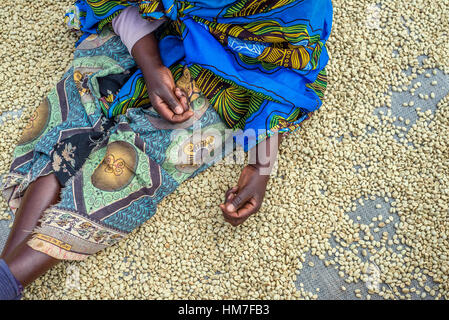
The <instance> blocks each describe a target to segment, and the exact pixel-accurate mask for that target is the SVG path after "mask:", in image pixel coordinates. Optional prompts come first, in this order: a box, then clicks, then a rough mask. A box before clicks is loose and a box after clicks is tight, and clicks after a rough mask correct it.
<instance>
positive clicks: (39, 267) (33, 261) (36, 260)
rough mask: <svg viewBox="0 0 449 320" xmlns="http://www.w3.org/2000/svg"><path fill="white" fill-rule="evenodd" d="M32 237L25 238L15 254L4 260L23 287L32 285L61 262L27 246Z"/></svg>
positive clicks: (10, 254)
mask: <svg viewBox="0 0 449 320" xmlns="http://www.w3.org/2000/svg"><path fill="white" fill-rule="evenodd" d="M30 237H31V235H29V236H28V237H27V238H25V239H24V240H23V241H22V242H21V243H20V244H19V246H18V247H17V248H15V250H14V251H13V252H11V253H9V254H8V255H7V256H5V257H4V258H3V259H4V260H5V262H6V264H7V265H8V267H9V269H10V270H11V273H12V274H13V275H14V277H15V278H16V279H17V281H19V282H20V283H21V284H22V286H23V287H26V286H27V285H29V284H30V283H32V282H33V281H34V280H36V279H37V278H39V277H40V276H41V275H43V274H44V273H45V272H47V271H48V270H49V269H50V268H52V267H53V266H55V265H57V264H58V263H59V261H60V260H58V259H55V258H52V257H50V256H49V255H46V254H45V253H42V252H39V251H36V250H34V249H31V247H30V246H28V245H27V241H28V240H29V238H30Z"/></svg>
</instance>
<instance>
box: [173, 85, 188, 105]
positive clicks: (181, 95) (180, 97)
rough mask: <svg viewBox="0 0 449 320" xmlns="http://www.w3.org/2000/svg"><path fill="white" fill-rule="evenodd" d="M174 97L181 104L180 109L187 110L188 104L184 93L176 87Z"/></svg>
mask: <svg viewBox="0 0 449 320" xmlns="http://www.w3.org/2000/svg"><path fill="white" fill-rule="evenodd" d="M175 95H176V97H177V98H178V100H179V102H180V103H181V105H182V107H183V108H184V111H187V110H189V102H188V99H187V95H186V93H185V92H184V91H183V90H182V89H181V88H179V87H176V89H175Z"/></svg>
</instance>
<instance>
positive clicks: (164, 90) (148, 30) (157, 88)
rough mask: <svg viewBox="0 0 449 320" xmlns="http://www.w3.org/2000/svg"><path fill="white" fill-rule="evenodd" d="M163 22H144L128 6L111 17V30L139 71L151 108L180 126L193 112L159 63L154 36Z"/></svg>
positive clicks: (169, 75)
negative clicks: (142, 77)
mask: <svg viewBox="0 0 449 320" xmlns="http://www.w3.org/2000/svg"><path fill="white" fill-rule="evenodd" d="M162 22H163V21H151V22H150V21H147V20H145V19H143V18H142V17H141V16H140V14H139V11H138V9H137V8H135V7H128V8H127V9H125V10H123V11H122V12H121V13H120V15H119V16H117V17H116V18H114V20H113V21H112V27H113V29H114V31H115V33H117V34H118V35H119V36H120V38H121V39H122V42H123V43H124V44H125V45H126V47H127V48H128V50H129V52H130V54H131V55H132V56H133V57H134V60H135V61H136V63H137V65H138V66H139V68H140V69H141V71H142V73H143V76H144V78H145V83H146V86H147V91H148V96H149V98H150V101H151V103H152V106H153V108H154V109H155V110H156V111H157V112H158V113H159V114H160V115H161V116H162V117H163V118H164V119H165V120H167V121H170V122H172V123H179V122H184V121H186V120H187V119H189V118H190V117H191V116H192V115H193V112H192V111H191V110H189V106H188V103H187V97H186V95H185V93H184V92H183V91H182V90H181V89H179V88H177V87H176V85H175V83H174V80H173V76H172V74H171V72H170V70H169V69H168V68H166V67H165V66H164V65H163V64H162V61H161V57H160V54H159V47H158V43H157V40H156V38H155V36H154V35H153V31H154V30H155V29H157V28H158V27H159V26H160V25H161V24H162Z"/></svg>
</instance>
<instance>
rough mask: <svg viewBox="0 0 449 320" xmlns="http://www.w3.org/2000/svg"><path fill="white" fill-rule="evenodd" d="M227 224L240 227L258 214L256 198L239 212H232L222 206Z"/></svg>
mask: <svg viewBox="0 0 449 320" xmlns="http://www.w3.org/2000/svg"><path fill="white" fill-rule="evenodd" d="M220 208H221V210H222V211H223V216H224V219H225V221H226V222H229V223H230V224H232V225H233V226H238V225H240V224H242V223H243V222H245V221H246V220H247V219H248V218H249V217H250V216H251V215H252V214H254V213H256V212H257V210H258V208H259V206H258V204H257V201H256V200H255V199H254V198H251V199H250V200H249V201H247V202H246V203H245V204H244V205H243V206H242V207H241V208H240V209H239V210H237V211H234V212H230V211H228V209H227V208H226V206H225V205H224V204H220Z"/></svg>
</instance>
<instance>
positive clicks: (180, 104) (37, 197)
mask: <svg viewBox="0 0 449 320" xmlns="http://www.w3.org/2000/svg"><path fill="white" fill-rule="evenodd" d="M131 53H132V55H133V57H134V59H135V61H136V62H137V64H138V66H139V67H140V69H141V70H142V72H143V75H144V78H145V82H146V85H147V90H148V95H149V97H150V100H151V103H152V106H153V107H154V109H155V110H156V111H157V112H158V113H159V114H160V115H161V117H162V118H164V119H165V120H167V121H169V122H171V123H181V122H184V121H187V120H188V119H190V118H191V117H192V116H193V111H192V110H191V109H190V107H189V105H188V102H187V101H188V100H187V96H186V94H185V93H184V92H183V91H182V90H181V89H180V88H178V87H176V85H175V83H174V80H173V76H172V74H171V72H170V70H169V69H168V68H167V67H165V66H164V65H163V64H162V61H161V58H160V55H159V48H158V44H157V40H156V38H155V37H154V35H153V34H149V35H147V36H145V37H143V38H142V39H140V40H139V41H138V42H137V43H136V44H135V45H134V47H133V49H132V52H131ZM281 138H282V136H279V137H278V136H277V135H276V136H273V137H271V138H269V139H266V140H264V141H263V142H261V143H259V144H258V145H257V147H256V148H253V149H252V150H254V151H252V152H250V157H249V160H250V161H249V162H250V164H248V165H247V166H245V167H244V168H243V170H242V173H241V175H240V179H239V181H238V183H237V185H236V186H234V187H232V188H230V189H229V190H228V191H227V192H226V194H225V200H224V202H223V203H222V204H220V208H221V210H222V211H223V215H224V219H225V221H227V222H229V223H230V224H231V225H233V226H238V225H240V224H242V223H243V222H244V221H246V220H247V219H248V218H249V217H250V216H251V215H252V214H254V213H256V212H257V211H258V210H259V209H260V207H261V205H262V201H263V198H264V196H265V191H266V186H267V183H268V180H269V173H270V172H271V169H272V166H273V164H274V160H275V159H276V157H277V151H278V148H279V145H280V141H281ZM262 154H265V155H266V157H262V156H260V155H262ZM60 192H61V186H60V184H59V182H58V180H57V178H56V176H55V175H54V174H50V175H47V176H44V177H40V178H38V179H36V181H34V182H32V183H31V184H30V185H29V187H28V188H27V190H26V191H25V194H24V196H23V199H22V201H21V204H20V207H19V208H18V209H17V211H16V215H15V220H14V224H13V226H12V229H11V233H10V235H9V238H8V240H7V242H6V244H5V247H4V249H3V252H2V254H1V258H2V259H4V260H5V262H6V263H7V265H8V266H9V268H10V270H11V272H12V273H13V274H14V276H15V277H16V279H17V280H18V281H19V282H20V283H21V284H22V285H23V286H24V287H26V286H27V285H29V284H30V283H32V282H33V281H34V280H36V279H37V278H38V277H40V276H41V275H43V274H44V273H45V272H46V271H48V270H49V269H50V268H52V267H53V266H55V265H56V264H58V263H59V262H60V260H58V259H55V258H52V257H50V256H48V255H46V254H44V253H42V252H39V251H36V250H33V249H31V248H30V247H29V246H28V245H27V241H28V240H29V239H30V237H31V232H32V230H34V229H35V228H36V226H38V225H39V219H40V217H41V216H42V214H43V212H44V211H45V209H47V208H48V207H50V206H51V205H53V204H56V203H57V202H58V201H59V195H60Z"/></svg>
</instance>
